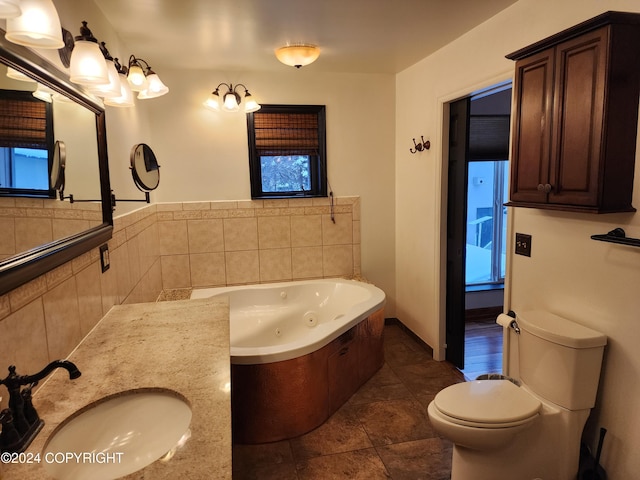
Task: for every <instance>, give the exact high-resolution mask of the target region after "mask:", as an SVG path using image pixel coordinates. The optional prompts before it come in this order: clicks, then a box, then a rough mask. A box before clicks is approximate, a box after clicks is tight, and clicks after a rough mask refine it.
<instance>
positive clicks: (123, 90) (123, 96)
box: [104, 73, 135, 107]
mask: <svg viewBox="0 0 640 480" xmlns="http://www.w3.org/2000/svg"><path fill="white" fill-rule="evenodd" d="M118 77H119V78H120V96H119V97H113V98H109V97H107V98H105V99H104V104H105V105H109V106H110V107H133V106H134V105H135V102H134V100H133V92H132V91H131V87H130V86H129V82H127V77H126V75H125V74H124V73H119V74H118Z"/></svg>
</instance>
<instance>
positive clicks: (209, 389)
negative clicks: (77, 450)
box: [0, 298, 231, 480]
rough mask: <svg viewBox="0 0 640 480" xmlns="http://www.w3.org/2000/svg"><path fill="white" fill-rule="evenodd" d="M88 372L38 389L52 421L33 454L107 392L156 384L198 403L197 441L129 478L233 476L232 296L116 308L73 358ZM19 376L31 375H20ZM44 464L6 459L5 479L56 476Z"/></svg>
mask: <svg viewBox="0 0 640 480" xmlns="http://www.w3.org/2000/svg"><path fill="white" fill-rule="evenodd" d="M68 359H69V360H71V361H72V362H74V363H75V364H76V365H77V367H78V369H79V370H80V371H81V372H82V375H81V376H80V377H79V378H78V379H76V380H69V376H68V373H67V371H66V370H64V369H58V370H57V371H56V372H55V373H53V374H52V375H51V376H50V377H49V379H48V380H47V381H46V382H45V383H44V384H42V386H41V387H40V389H39V390H38V391H37V392H36V393H35V394H34V397H33V403H34V405H35V407H36V409H37V411H38V414H39V415H40V417H41V418H42V419H43V420H44V421H45V425H44V427H43V429H42V430H41V431H40V433H39V434H38V436H37V437H36V439H35V440H34V441H33V443H32V444H31V446H30V447H29V448H28V450H27V453H33V454H35V453H37V452H41V451H42V449H43V447H44V445H45V442H46V440H47V438H48V437H49V435H50V434H51V433H52V432H53V430H54V429H55V428H56V426H57V425H58V424H59V423H60V422H62V421H63V420H64V419H65V418H67V417H68V416H69V415H71V414H72V413H74V412H75V411H77V410H78V409H80V408H82V407H84V406H85V405H88V404H91V403H93V402H95V401H96V400H98V399H100V398H103V397H105V396H107V395H112V394H115V393H119V392H123V391H126V390H131V389H136V388H145V387H155V388H167V389H171V390H175V391H177V392H179V393H181V394H182V395H184V396H185V397H186V398H187V399H188V400H189V401H190V403H191V408H192V413H193V417H192V419H191V426H190V429H191V438H190V439H189V440H188V441H187V442H186V444H185V446H184V447H182V448H180V449H179V450H178V451H177V452H176V453H175V455H174V456H173V458H172V459H171V460H169V461H167V462H166V463H165V462H161V461H156V462H154V463H152V464H151V465H149V466H147V467H146V468H144V469H142V470H140V471H138V472H135V473H132V474H130V475H128V476H126V477H123V478H125V479H128V480H133V479H136V480H141V479H153V480H161V479H181V480H191V479H193V480H201V479H203V478H207V479H229V478H231V394H230V373H229V372H230V366H229V304H228V301H227V299H226V298H222V299H221V298H216V299H202V300H179V301H173V302H161V303H145V304H134V305H119V306H115V307H113V308H112V309H111V310H110V311H109V313H108V314H107V315H106V316H105V317H104V318H103V319H102V320H101V321H100V322H99V323H98V325H97V326H96V327H95V328H94V329H93V330H92V331H91V333H90V334H89V335H87V337H85V339H84V340H83V341H82V342H81V343H80V345H78V347H77V348H76V349H75V350H74V351H73V353H72V354H71V355H70V356H69V357H68ZM18 373H30V372H20V371H18ZM49 478H51V477H49V476H48V475H47V474H46V472H45V470H44V459H42V458H41V461H40V464H37V463H36V464H33V463H32V464H24V463H22V464H19V463H18V464H6V463H5V464H3V465H2V466H1V470H0V479H1V480H13V479H21V480H31V479H33V480H36V479H37V480H43V479H49Z"/></svg>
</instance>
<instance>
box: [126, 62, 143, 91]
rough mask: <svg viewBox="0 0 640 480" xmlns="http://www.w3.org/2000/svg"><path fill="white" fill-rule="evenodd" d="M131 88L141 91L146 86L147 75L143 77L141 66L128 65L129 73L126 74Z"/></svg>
mask: <svg viewBox="0 0 640 480" xmlns="http://www.w3.org/2000/svg"><path fill="white" fill-rule="evenodd" d="M127 80H128V81H129V85H130V86H131V90H133V91H134V92H141V91H142V90H145V89H146V88H147V77H145V75H144V72H143V71H142V67H140V66H139V65H131V66H130V67H129V75H128V76H127Z"/></svg>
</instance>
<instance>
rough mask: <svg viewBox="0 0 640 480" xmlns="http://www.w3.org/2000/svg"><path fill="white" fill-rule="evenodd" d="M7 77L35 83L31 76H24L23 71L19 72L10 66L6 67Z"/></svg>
mask: <svg viewBox="0 0 640 480" xmlns="http://www.w3.org/2000/svg"><path fill="white" fill-rule="evenodd" d="M7 77H9V78H12V79H14V80H20V81H21V82H33V83H35V80H34V79H33V78H30V77H28V76H26V75H25V74H24V73H22V72H19V71H18V70H16V69H15V68H11V67H7Z"/></svg>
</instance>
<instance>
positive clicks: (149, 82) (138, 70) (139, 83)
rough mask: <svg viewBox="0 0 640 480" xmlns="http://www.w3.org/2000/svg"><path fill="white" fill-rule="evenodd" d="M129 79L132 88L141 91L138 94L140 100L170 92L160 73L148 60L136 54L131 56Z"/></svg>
mask: <svg viewBox="0 0 640 480" xmlns="http://www.w3.org/2000/svg"><path fill="white" fill-rule="evenodd" d="M143 65H144V68H143ZM127 80H128V81H129V85H130V86H131V90H133V91H134V92H140V93H139V94H138V98H139V99H140V100H146V99H148V98H156V97H160V96H162V95H165V94H166V93H169V87H167V86H166V85H165V84H164V83H163V82H162V80H160V77H159V76H158V74H157V73H156V72H154V71H153V70H152V69H151V66H150V65H149V64H148V63H147V61H146V60H144V59H142V58H136V57H135V56H134V55H131V56H130V57H129V74H128V76H127Z"/></svg>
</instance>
